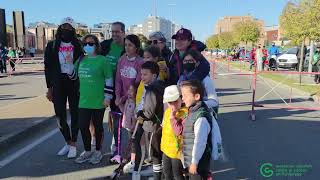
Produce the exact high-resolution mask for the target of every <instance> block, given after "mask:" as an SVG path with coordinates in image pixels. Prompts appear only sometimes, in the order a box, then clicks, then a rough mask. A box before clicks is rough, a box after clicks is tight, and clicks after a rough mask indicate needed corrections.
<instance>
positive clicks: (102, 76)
mask: <svg viewBox="0 0 320 180" xmlns="http://www.w3.org/2000/svg"><path fill="white" fill-rule="evenodd" d="M83 49H84V51H85V53H86V56H84V57H81V58H79V60H78V61H77V62H76V63H75V66H74V68H72V69H73V71H71V70H70V71H69V72H68V75H69V77H70V79H77V78H79V81H80V101H79V127H80V130H81V135H82V140H83V144H84V150H85V151H84V152H83V153H81V155H80V156H79V157H78V158H77V159H76V160H75V162H76V163H83V162H86V161H90V163H92V164H97V163H99V162H100V161H101V159H102V153H101V144H102V139H103V116H104V111H105V108H106V107H108V106H109V104H110V100H111V99H112V92H113V91H112V85H113V78H112V70H111V65H110V63H109V62H108V61H107V60H106V57H105V56H102V55H98V54H99V53H100V43H99V40H98V38H97V37H96V36H94V35H87V36H85V37H84V39H83ZM93 87H94V89H92V88H93ZM105 87H106V88H105ZM90 121H92V123H93V125H94V129H95V138H96V146H95V148H96V149H91V134H90V131H89V125H90Z"/></svg>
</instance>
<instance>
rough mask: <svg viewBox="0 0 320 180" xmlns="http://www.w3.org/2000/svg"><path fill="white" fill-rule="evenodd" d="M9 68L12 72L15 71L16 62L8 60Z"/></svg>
mask: <svg viewBox="0 0 320 180" xmlns="http://www.w3.org/2000/svg"><path fill="white" fill-rule="evenodd" d="M9 62H10V66H11V68H12V71H15V70H16V60H10V61H9Z"/></svg>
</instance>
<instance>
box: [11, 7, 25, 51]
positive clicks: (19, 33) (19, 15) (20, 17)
mask: <svg viewBox="0 0 320 180" xmlns="http://www.w3.org/2000/svg"><path fill="white" fill-rule="evenodd" d="M12 17H13V31H14V33H13V34H14V47H15V48H17V47H25V32H26V31H25V25H24V12H23V11H13V12H12Z"/></svg>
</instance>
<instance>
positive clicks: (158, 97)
mask: <svg viewBox="0 0 320 180" xmlns="http://www.w3.org/2000/svg"><path fill="white" fill-rule="evenodd" d="M165 87H166V86H165V83H164V82H163V81H160V80H156V81H154V82H153V83H151V84H150V85H149V86H145V89H146V93H145V95H144V102H143V108H142V110H141V111H139V112H138V113H137V116H138V117H139V116H140V117H142V118H143V119H144V120H146V121H153V122H154V123H157V124H161V122H162V117H163V93H164V89H165Z"/></svg>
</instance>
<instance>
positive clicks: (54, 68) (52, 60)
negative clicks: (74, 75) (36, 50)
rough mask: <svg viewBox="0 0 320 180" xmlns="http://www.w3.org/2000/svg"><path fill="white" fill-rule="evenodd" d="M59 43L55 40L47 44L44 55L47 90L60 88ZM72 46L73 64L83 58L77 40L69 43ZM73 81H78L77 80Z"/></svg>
mask: <svg viewBox="0 0 320 180" xmlns="http://www.w3.org/2000/svg"><path fill="white" fill-rule="evenodd" d="M60 44H61V41H60V40H55V41H51V42H49V43H48V44H47V47H46V49H45V53H44V72H45V76H46V83H47V88H52V87H60V77H61V68H60V62H59V47H60ZM71 44H72V45H73V46H74V51H73V63H75V62H76V61H77V60H78V59H79V57H80V56H83V50H82V47H81V44H80V42H79V41H78V40H76V41H73V42H71ZM75 81H79V80H78V79H77V80H75Z"/></svg>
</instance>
